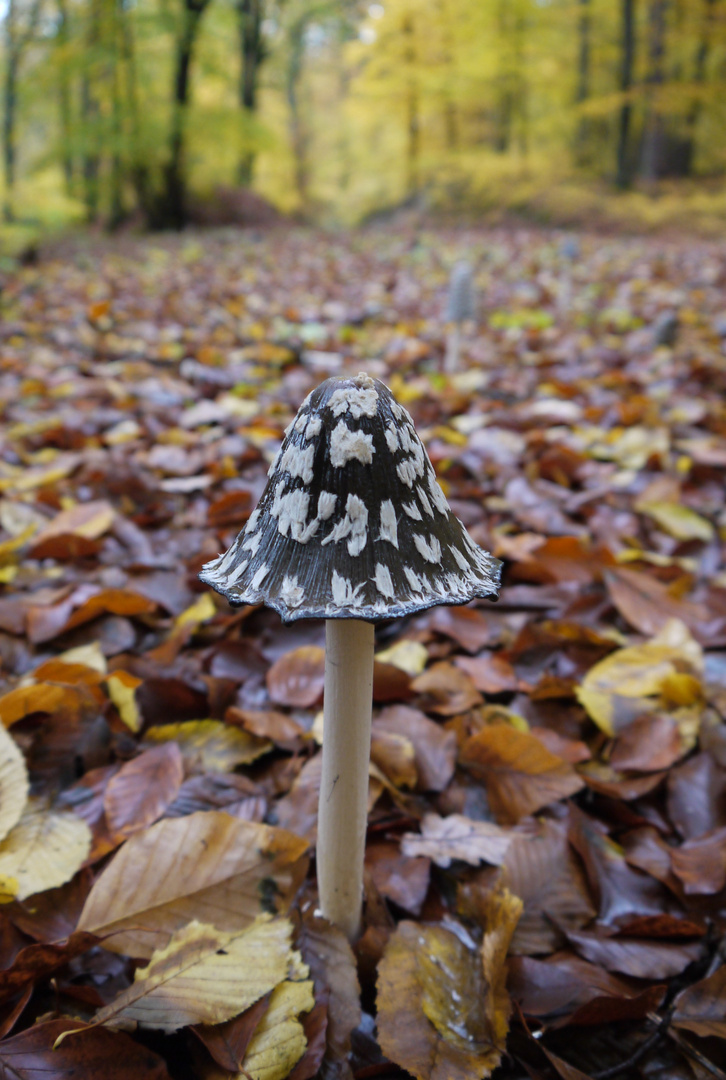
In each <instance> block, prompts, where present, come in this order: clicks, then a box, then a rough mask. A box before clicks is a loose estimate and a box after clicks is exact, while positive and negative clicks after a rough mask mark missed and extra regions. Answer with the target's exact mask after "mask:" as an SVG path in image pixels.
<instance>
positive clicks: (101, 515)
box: [33, 499, 116, 548]
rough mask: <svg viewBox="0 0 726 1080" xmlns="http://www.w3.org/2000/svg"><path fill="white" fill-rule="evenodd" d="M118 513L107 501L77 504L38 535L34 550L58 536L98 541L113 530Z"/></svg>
mask: <svg viewBox="0 0 726 1080" xmlns="http://www.w3.org/2000/svg"><path fill="white" fill-rule="evenodd" d="M115 517H116V511H115V510H114V508H113V507H112V506H111V504H110V503H108V502H106V501H105V499H98V500H95V501H93V502H86V503H76V505H75V506H72V507H71V508H70V509H69V510H61V512H60V514H56V516H55V517H54V518H53V520H52V521H50V522H49V523H48V524H47V525H46V526H45V527H44V528H43V529H41V530H40V532H38V533H36V536H35V539H34V542H33V548H37V547H38V546H40V545H42V544H43V543H45V541H47V540H50V539H52V538H54V537H58V536H80V537H83V538H84V539H86V540H97V539H98V537H99V536H103V534H104V533H105V532H108V530H109V529H110V528H111V526H112V525H113V523H114V519H115Z"/></svg>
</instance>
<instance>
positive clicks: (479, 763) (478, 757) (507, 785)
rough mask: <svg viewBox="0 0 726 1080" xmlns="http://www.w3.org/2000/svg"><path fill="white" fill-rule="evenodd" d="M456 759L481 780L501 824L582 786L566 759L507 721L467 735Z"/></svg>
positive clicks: (561, 797) (572, 793) (531, 812)
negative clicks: (459, 758)
mask: <svg viewBox="0 0 726 1080" xmlns="http://www.w3.org/2000/svg"><path fill="white" fill-rule="evenodd" d="M461 764H462V765H464V766H465V767H466V768H467V769H469V770H470V771H471V772H472V773H474V775H475V776H477V777H480V778H481V779H482V780H483V781H484V783H485V784H486V788H487V798H488V799H489V803H490V805H491V807H492V809H493V811H494V813H495V815H496V817H497V819H498V820H499V821H500V822H502V823H503V824H505V825H508V824H516V822H518V821H519V820H520V819H521V818H523V817H526V816H527V815H528V814H533V813H534V812H535V811H536V810H540V809H541V808H542V807H543V806H548V805H549V804H550V803H552V802H557V801H558V800H560V799H564V798H566V797H567V796H568V795H574V794H575V792H576V791H579V790H580V788H581V787H583V781H582V779H581V778H580V777H579V776H578V775H577V773H576V772H575V771H574V769H573V768H572V766H571V765H568V764H567V762H565V761H563V760H562V758H559V757H557V756H556V755H555V754H552V753H550V751H549V750H547V749H546V748H545V747H544V746H543V745H542V743H541V742H540V741H539V739H536V738H534V736H533V735H529V734H527V733H526V732H523V731H517V730H516V729H515V728H513V727H510V725H509V724H491V725H489V726H487V727H485V728H482V730H481V731H480V732H478V733H477V734H476V735H472V737H471V738H470V739H468V740H467V742H466V743H465V745H464V748H463V750H462V752H461Z"/></svg>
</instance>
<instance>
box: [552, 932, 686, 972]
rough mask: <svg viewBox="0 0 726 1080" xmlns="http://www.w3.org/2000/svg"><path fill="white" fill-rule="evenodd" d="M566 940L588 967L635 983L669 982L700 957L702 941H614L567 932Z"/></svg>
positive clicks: (594, 935)
mask: <svg viewBox="0 0 726 1080" xmlns="http://www.w3.org/2000/svg"><path fill="white" fill-rule="evenodd" d="M567 938H568V940H569V941H570V942H571V943H572V945H574V947H575V948H576V949H577V951H578V953H579V954H580V955H581V956H584V958H585V959H586V960H589V961H590V963H592V964H599V965H600V966H602V967H604V968H605V969H606V971H617V972H619V973H620V974H622V975H632V976H633V978H636V979H651V980H652V979H670V978H672V977H673V976H674V975H680V974H681V972H682V971H683V970H684V969H685V968H686V967H688V965H689V964H690V963H692V962H693V961H694V960H697V959H698V958H699V957H700V956H701V955H702V954H703V942H702V941H695V942H678V943H671V942H663V941H657V940H653V939H652V938H650V939H648V938H626V937H617V938H614V937H606V936H604V935H603V934H597V933H595V932H591V933H590V932H587V931H585V930H579V931H568V933H567Z"/></svg>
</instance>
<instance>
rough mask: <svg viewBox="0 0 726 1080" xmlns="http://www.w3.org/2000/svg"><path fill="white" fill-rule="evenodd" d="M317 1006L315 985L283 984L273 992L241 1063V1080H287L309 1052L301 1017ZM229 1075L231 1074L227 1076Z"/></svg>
mask: <svg viewBox="0 0 726 1080" xmlns="http://www.w3.org/2000/svg"><path fill="white" fill-rule="evenodd" d="M314 1005H315V998H314V997H313V984H312V982H311V981H310V980H306V981H305V982H289V981H286V982H283V983H280V985H279V986H278V987H276V989H275V990H274V991H273V993H272V997H271V998H270V1004H269V1007H268V1009H267V1012H266V1013H265V1015H264V1016H263V1017H262V1019H261V1020H260V1022H259V1024H258V1025H257V1027H256V1028H255V1033H254V1035H253V1036H252V1038H251V1039H250V1043H249V1046H248V1047H247V1053H246V1054H245V1056H244V1061H243V1062H242V1069H243V1071H242V1072H241V1073H240V1074H239V1078H240V1080H242V1078H243V1077H245V1076H249V1077H251V1078H252V1080H285V1077H286V1076H289V1075H290V1073H291V1072H292V1070H293V1068H294V1066H295V1065H296V1064H297V1063H298V1061H299V1060H300V1058H301V1057H302V1056H303V1054H304V1053H305V1050H306V1049H307V1039H306V1038H305V1032H304V1031H303V1026H302V1024H301V1023H300V1021H299V1020H298V1016H299V1015H300V1013H305V1012H310V1010H311V1009H312V1008H313V1007H314ZM228 1075H229V1074H228Z"/></svg>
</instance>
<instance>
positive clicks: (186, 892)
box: [78, 810, 307, 958]
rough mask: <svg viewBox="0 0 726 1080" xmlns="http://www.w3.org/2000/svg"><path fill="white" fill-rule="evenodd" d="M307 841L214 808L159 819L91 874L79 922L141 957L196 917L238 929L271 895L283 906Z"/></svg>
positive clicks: (301, 867) (300, 870) (116, 948)
mask: <svg viewBox="0 0 726 1080" xmlns="http://www.w3.org/2000/svg"><path fill="white" fill-rule="evenodd" d="M306 848H307V843H306V842H305V841H304V840H301V839H300V838H299V837H297V836H294V835H293V834H292V833H289V832H286V831H285V830H283V829H275V828H272V827H271V826H269V825H259V824H257V823H256V822H252V821H240V820H237V819H236V818H233V817H231V816H230V815H229V814H225V813H224V812H223V811H219V810H209V811H203V810H202V811H198V812H197V813H194V814H189V815H188V816H187V817H182V818H170V819H168V820H164V821H159V822H157V823H156V825H152V826H151V828H149V829H147V830H146V832H143V833H137V834H136V835H135V836H132V837H131V839H130V840H127V841H126V843H125V844H124V846H123V847H122V848H121V849H120V850H119V852H118V853H117V854H116V856H115V857H114V859H113V860H112V862H111V863H110V864H109V866H108V867H107V868H106V869H105V870H104V872H103V873H102V874H101V876H100V877H99V878H98V879H97V881H96V882H95V884H94V886H93V889H92V890H91V893H90V895H89V897H88V900H87V901H86V904H85V907H84V909H83V912H82V914H81V918H80V920H79V923H78V928H79V930H90V931H92V932H93V933H97V934H99V935H101V934H103V935H105V934H109V933H110V932H112V933H111V936H110V937H109V938H108V939H107V942H106V948H108V949H111V950H112V951H113V952H119V953H127V954H128V955H129V956H134V957H142V958H143V957H149V956H151V954H152V952H153V951H154V949H155V948H157V947H162V946H163V945H165V944H166V943H168V941H169V938H170V937H171V935H172V934H173V933H174V932H175V931H177V930H180V929H181V928H182V927H184V926H186V925H187V923H188V922H189V921H190V920H191V919H194V918H198V919H207V920H210V921H211V920H212V919H213V920H214V924H215V925H216V926H217V927H218V929H219V930H222V931H234V930H238V929H240V928H242V927H244V926H246V925H248V924H249V923H250V922H252V920H253V919H254V918H255V917H256V916H257V915H258V914H259V913H260V911H261V910H262V909H263V908H266V909H267V910H269V909H270V905H271V903H273V902H274V903H275V906H276V908H277V910H278V911H280V912H282V911H284V910H286V907H287V906H288V905H289V903H290V901H291V899H292V896H293V895H294V894H295V892H296V891H297V888H298V886H299V884H300V882H301V881H302V879H303V878H304V876H305V872H306V869H307V860H306V859H305V858H304V855H305V851H306ZM119 931H121V932H119Z"/></svg>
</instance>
